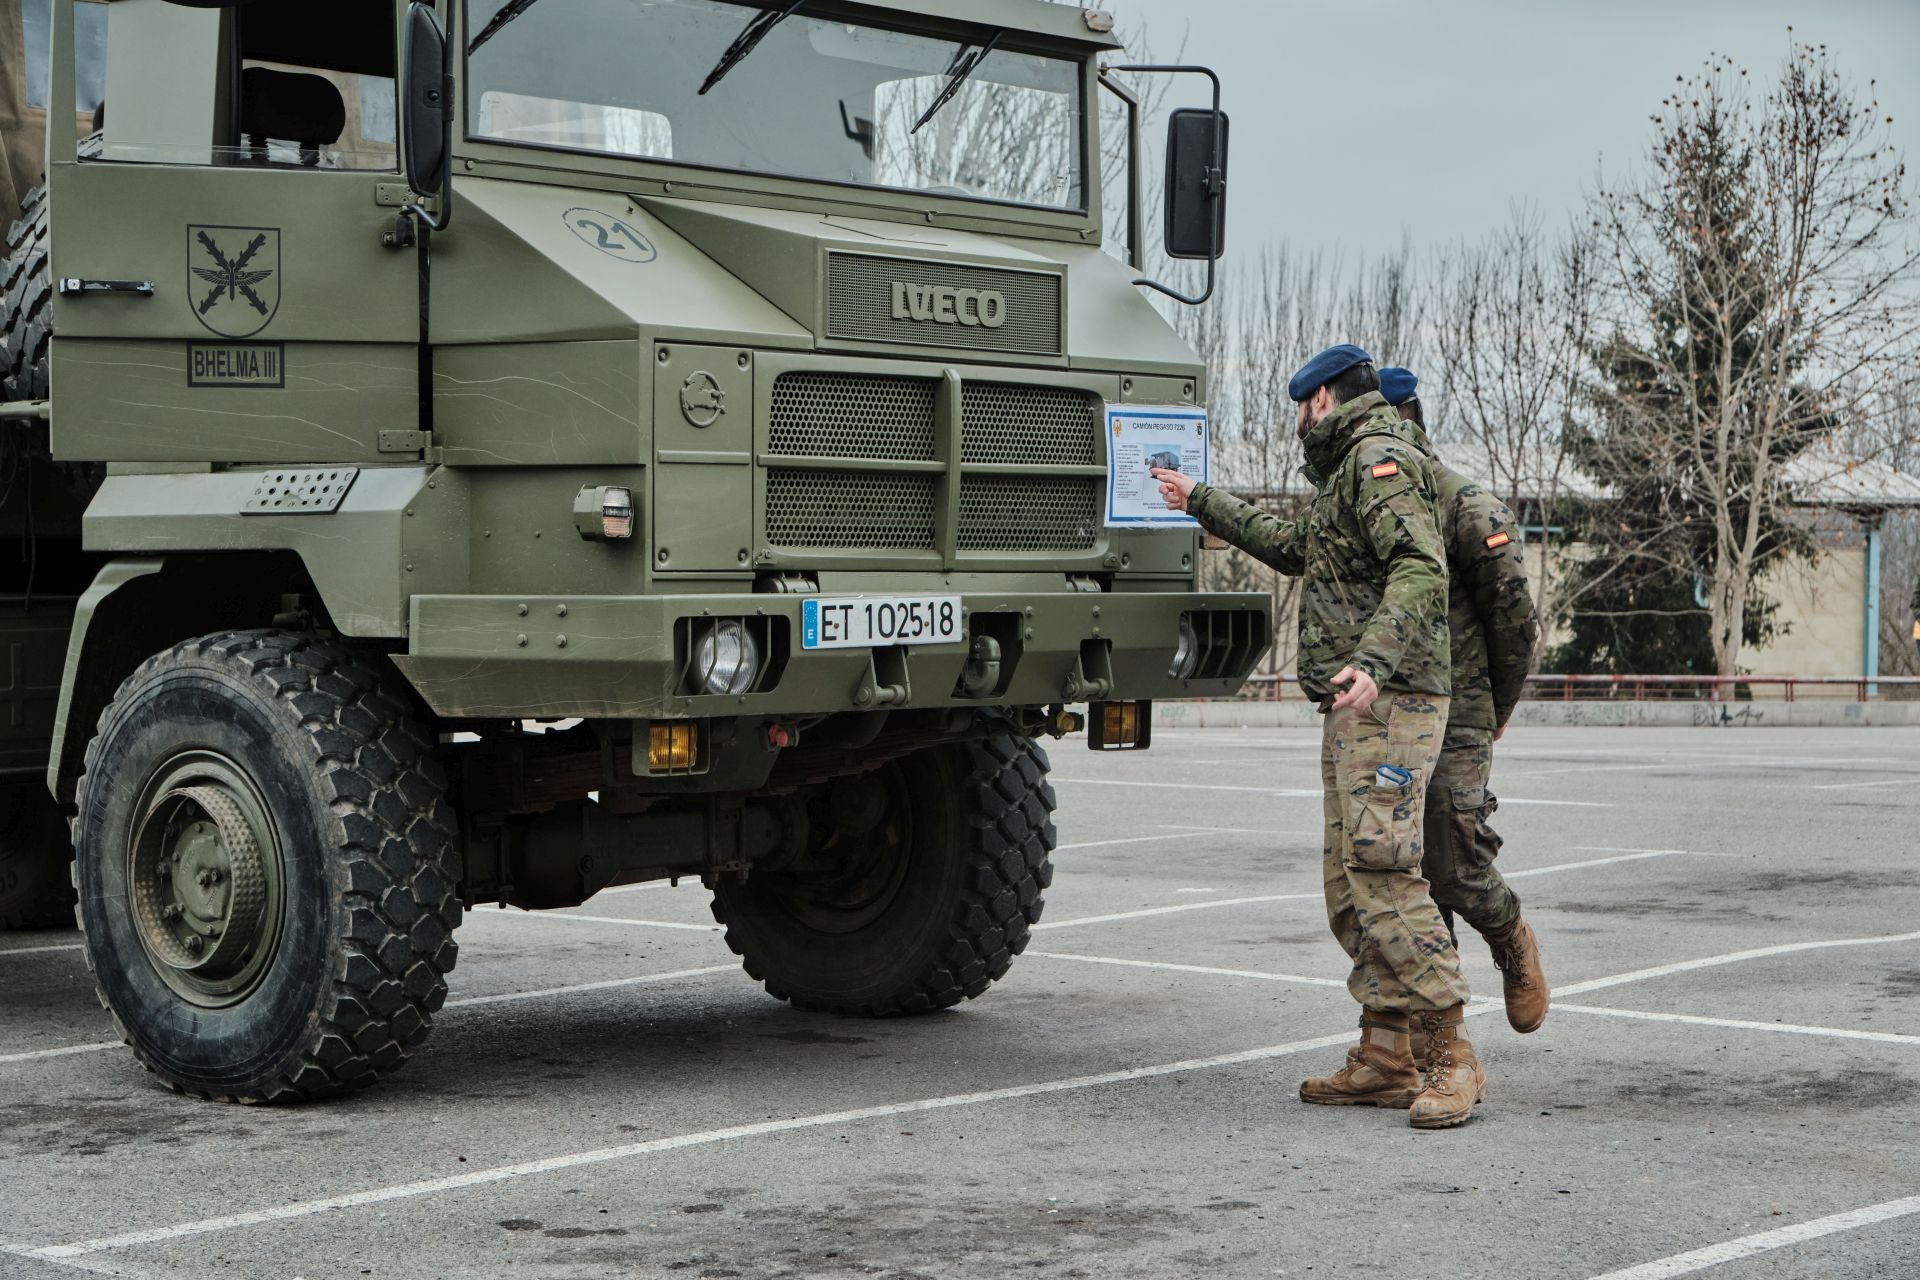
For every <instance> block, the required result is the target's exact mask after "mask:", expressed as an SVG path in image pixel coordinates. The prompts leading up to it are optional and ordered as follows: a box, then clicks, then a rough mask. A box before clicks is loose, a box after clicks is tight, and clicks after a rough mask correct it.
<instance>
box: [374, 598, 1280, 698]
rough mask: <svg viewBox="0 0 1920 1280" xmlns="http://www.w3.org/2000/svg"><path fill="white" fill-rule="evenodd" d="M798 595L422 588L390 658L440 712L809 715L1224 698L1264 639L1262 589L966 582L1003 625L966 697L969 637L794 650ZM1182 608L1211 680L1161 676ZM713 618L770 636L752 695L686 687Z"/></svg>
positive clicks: (977, 627)
mask: <svg viewBox="0 0 1920 1280" xmlns="http://www.w3.org/2000/svg"><path fill="white" fill-rule="evenodd" d="M802 599H803V597H801V596H798V595H702V596H691V595H676V596H665V595H663V596H588V597H579V596H567V597H559V596H450V595H432V596H415V597H413V600H412V602H411V609H410V611H409V612H410V624H409V643H408V649H407V652H406V653H405V654H404V655H400V656H397V657H396V658H395V659H394V661H395V662H396V663H397V664H398V666H399V668H400V670H401V672H402V673H403V674H405V675H406V677H407V678H408V679H409V680H410V681H412V683H413V685H414V687H415V688H416V689H417V690H418V691H419V693H420V695H421V697H422V698H424V699H425V701H426V703H427V705H428V706H429V707H431V708H432V709H433V710H434V712H435V713H437V714H438V715H440V716H443V717H448V718H454V719H488V718H508V719H534V718H538V719H558V718H564V717H572V716H582V717H587V718H590V719H598V718H611V717H633V718H646V719H660V718H667V717H680V716H745V715H760V716H805V715H821V714H828V713H832V712H839V711H859V710H867V709H872V708H874V707H876V706H880V705H885V706H889V707H914V708H937V707H958V706H1044V705H1046V704H1049V703H1055V702H1071V701H1077V700H1082V699H1086V698H1088V697H1095V698H1106V699H1145V698H1193V697H1206V696H1216V697H1218V696H1226V695H1230V694H1232V693H1234V692H1235V691H1236V690H1238V689H1239V687H1240V684H1241V682H1242V681H1243V680H1244V679H1245V678H1246V676H1247V674H1248V673H1249V672H1250V671H1252V670H1253V667H1254V665H1255V664H1256V663H1257V662H1258V661H1259V659H1260V657H1261V655H1262V654H1263V653H1264V652H1265V651H1266V648H1267V646H1268V644H1269V643H1270V642H1271V638H1272V635H1273V604H1272V600H1271V598H1269V597H1267V596H1265V595H1257V594H1251V593H1247V594H1240V593H1235V594H1226V593H1189V592H1165V593H1161V592H1149V593H1138V594H1133V593H1111V592H1101V593H1091V592H1070V591H1062V592H1057V593H1042V594H1035V593H1031V592H1022V593H1019V594H1010V595H992V594H988V593H984V592H980V593H961V603H962V607H963V609H964V610H965V611H966V613H967V615H968V626H969V628H970V631H969V634H970V635H971V634H989V635H993V636H995V637H997V638H998V640H999V641H1000V648H1001V664H1002V665H1001V669H1000V673H999V676H998V678H997V680H996V681H995V683H994V686H993V688H992V689H991V690H990V691H988V692H984V693H982V694H981V695H980V696H966V695H965V694H963V693H962V692H961V691H960V688H959V685H960V677H961V673H962V670H963V668H964V667H965V666H966V663H967V659H968V653H969V645H968V644H964V643H963V644H953V645H941V646H932V647H911V646H908V647H901V648H896V649H893V650H886V651H881V650H868V649H833V650H811V651H809V650H802V649H801V648H800V646H799V635H800V608H801V601H802ZM1183 613H1192V614H1194V615H1195V622H1196V624H1197V625H1196V630H1197V632H1198V634H1200V635H1201V636H1202V637H1203V639H1204V641H1205V643H1206V644H1208V645H1210V646H1212V648H1211V650H1210V652H1209V656H1208V658H1207V661H1206V663H1205V665H1204V667H1203V669H1204V670H1206V671H1207V672H1208V673H1209V675H1208V677H1207V678H1200V679H1191V680H1176V679H1173V678H1172V677H1171V676H1169V675H1168V668H1169V666H1170V665H1171V664H1172V662H1173V657H1174V651H1175V648H1176V646H1177V645H1178V643H1179V625H1180V616H1181V615H1182V614H1183ZM714 618H741V619H745V620H748V622H749V625H752V626H756V627H760V628H763V629H764V634H766V635H767V636H768V637H769V638H770V640H771V644H770V646H769V647H770V649H771V650H772V652H771V654H770V656H769V658H768V664H769V667H770V671H769V674H768V675H767V677H766V678H765V679H763V680H762V681H761V682H760V684H759V686H758V687H757V688H756V690H755V691H753V692H749V693H746V694H742V695H739V696H728V695H717V696H716V695H705V694H693V693H689V692H687V691H686V681H687V676H686V665H687V664H686V653H685V649H686V643H687V636H688V634H689V632H690V631H691V630H692V629H693V628H695V627H697V626H699V625H701V624H702V623H703V622H704V621H705V620H708V619H714ZM902 673H904V680H902V679H901V676H902ZM1102 680H1105V681H1108V682H1109V684H1108V687H1107V688H1106V689H1105V690H1104V691H1103V690H1102V689H1101V688H1100V687H1099V682H1100V681H1102ZM876 699H878V700H876Z"/></svg>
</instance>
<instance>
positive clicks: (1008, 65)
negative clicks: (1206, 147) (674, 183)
mask: <svg viewBox="0 0 1920 1280" xmlns="http://www.w3.org/2000/svg"><path fill="white" fill-rule="evenodd" d="M508 3H509V0H469V6H468V12H467V26H466V30H468V31H473V32H478V31H485V30H487V29H488V25H489V23H491V22H492V20H493V19H494V18H495V17H496V16H497V15H499V14H500V12H501V10H502V9H505V8H506V7H507V5H508ZM762 12H764V10H760V9H756V8H754V7H752V6H750V5H743V4H734V3H728V2H727V0H564V3H562V2H559V0H556V3H553V4H533V5H528V6H525V7H524V8H523V9H522V11H521V12H520V13H519V14H518V16H516V17H515V18H514V19H513V20H512V21H511V22H507V23H505V24H503V25H501V26H500V27H498V29H497V30H495V31H494V33H493V34H492V35H491V36H490V37H489V38H488V39H487V40H485V41H484V42H483V43H481V44H480V45H479V47H478V48H476V49H474V50H473V51H472V53H471V54H470V56H469V58H468V63H467V84H468V94H467V134H468V136H469V137H471V138H474V139H484V140H487V141H492V142H506V143H514V144H517V145H520V146H528V147H545V148H557V149H560V150H566V151H586V152H597V153H602V154H606V155H612V156H621V157H631V158H635V159H647V160H659V161H671V162H672V163H674V164H686V165H698V166H701V167H705V168H713V169H731V170H738V171H743V172H750V173H765V174H774V175H778V176H781V177H789V178H803V179H813V180H817V181H825V182H834V183H850V184H854V185H858V186H866V187H887V188H895V189H901V190H908V191H925V192H930V193H935V194H939V195H947V196H961V197H966V198H971V199H977V200H990V201H998V202H1002V203H1012V204H1022V205H1039V206H1043V207H1046V208H1051V209H1065V210H1075V211H1078V210H1083V209H1084V208H1085V207H1086V183H1085V170H1084V164H1083V153H1082V145H1081V143H1082V111H1083V101H1082V98H1083V89H1082V80H1081V67H1080V64H1079V63H1078V62H1076V61H1074V60H1072V59H1068V58H1054V57H1047V56H1045V55H1041V54H1032V53H1023V52H1018V51H1016V50H1012V49H1008V48H1005V47H1003V46H1004V44H1005V43H1006V41H1005V39H1004V38H1003V40H1002V41H1001V45H1000V46H996V47H995V48H993V49H992V50H991V51H990V52H988V53H987V54H986V56H985V57H983V58H980V59H979V62H978V65H976V66H975V67H973V69H972V72H971V74H970V75H968V76H967V78H966V81H965V83H963V84H961V85H960V86H959V90H958V92H957V93H956V94H955V96H954V98H953V99H952V101H950V102H948V103H947V104H946V105H945V106H944V107H942V108H941V109H940V110H939V111H938V112H936V113H935V114H934V116H933V117H932V119H931V120H929V121H928V122H927V124H926V126H925V127H924V128H922V129H920V130H919V131H918V132H914V122H915V121H917V120H919V119H920V117H921V115H922V114H923V113H924V112H925V111H926V110H927V108H928V107H929V106H931V105H932V104H933V102H934V100H935V99H936V98H937V97H938V96H939V95H940V93H941V91H942V90H943V89H945V88H946V87H947V82H948V72H949V70H950V69H951V68H953V67H954V66H955V65H956V59H957V58H959V59H962V60H963V61H964V59H963V58H962V55H965V56H974V55H977V54H978V52H979V49H980V47H981V46H982V45H984V44H986V43H987V41H988V39H989V38H990V35H991V33H990V32H989V33H987V34H983V35H982V36H981V37H979V43H977V44H969V43H967V42H966V41H964V40H962V41H955V40H953V39H945V38H939V37H934V36H928V35H917V34H913V33H911V32H906V31H896V30H890V29H887V28H883V27H878V26H869V25H863V24H860V23H850V22H845V21H841V20H838V19H836V20H832V21H829V20H826V19H822V18H813V17H808V16H807V14H806V11H805V10H804V9H802V10H801V11H800V12H798V13H796V14H794V15H793V16H792V17H790V18H788V19H787V20H786V21H784V22H782V23H780V24H779V25H778V26H775V27H773V28H772V29H771V30H770V31H769V32H768V33H767V34H766V37H765V38H764V39H763V40H762V41H761V42H760V44H759V45H758V46H757V47H756V48H755V49H754V50H753V52H752V53H751V54H750V55H749V56H748V57H746V58H745V59H743V60H742V61H740V63H739V64H738V65H737V66H735V67H734V68H733V69H732V70H731V71H730V72H729V73H728V74H727V75H726V76H725V77H724V78H723V79H721V81H720V82H719V83H718V84H717V85H715V86H714V87H713V90H712V92H710V93H708V94H706V95H704V96H703V95H701V94H700V92H699V89H700V83H701V80H702V79H703V78H704V77H705V76H706V75H707V73H708V71H709V70H711V69H712V68H713V66H714V64H715V62H716V60H718V59H719V58H720V56H721V54H722V53H723V52H724V51H725V50H726V48H727V46H728V45H729V44H731V43H732V42H733V40H734V38H735V37H736V36H738V35H739V34H740V31H741V28H742V27H743V26H745V25H746V24H747V23H748V22H750V21H751V20H752V19H753V18H754V17H755V16H756V15H757V14H759V13H762Z"/></svg>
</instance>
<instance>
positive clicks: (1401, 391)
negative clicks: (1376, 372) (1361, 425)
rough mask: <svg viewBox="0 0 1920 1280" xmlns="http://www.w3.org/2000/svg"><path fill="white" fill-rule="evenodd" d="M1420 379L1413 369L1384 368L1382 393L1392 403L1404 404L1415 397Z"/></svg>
mask: <svg viewBox="0 0 1920 1280" xmlns="http://www.w3.org/2000/svg"><path fill="white" fill-rule="evenodd" d="M1419 385H1420V379H1419V377H1418V376H1417V375H1416V374H1415V373H1414V372H1413V370H1411V369H1382V370H1381V371H1380V394H1381V395H1383V396H1385V397H1386V398H1387V403H1388V404H1391V405H1402V404H1405V403H1406V402H1407V401H1409V400H1411V399H1413V397H1414V395H1415V394H1416V391H1415V389H1416V388H1417V387H1419Z"/></svg>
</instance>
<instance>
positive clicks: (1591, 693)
mask: <svg viewBox="0 0 1920 1280" xmlns="http://www.w3.org/2000/svg"><path fill="white" fill-rule="evenodd" d="M1299 685H1300V680H1299V677H1297V676H1276V675H1256V676H1251V677H1249V678H1248V680H1247V685H1246V688H1245V689H1244V690H1243V691H1242V692H1241V695H1240V696H1241V697H1242V698H1246V699H1250V700H1253V701H1256V702H1280V701H1286V700H1300V701H1304V700H1305V697H1306V695H1304V694H1302V693H1301V692H1300V688H1299ZM1527 696H1528V697H1529V698H1533V699H1549V700H1553V701H1566V702H1571V701H1576V700H1584V701H1628V702H1649V701H1675V702H1751V701H1754V700H1756V699H1767V700H1772V699H1778V700H1780V701H1784V702H1793V701H1796V699H1801V700H1804V699H1816V698H1817V699H1826V700H1828V701H1846V702H1873V701H1896V700H1897V701H1907V700H1911V699H1920V676H1549V675H1540V676H1528V677H1527Z"/></svg>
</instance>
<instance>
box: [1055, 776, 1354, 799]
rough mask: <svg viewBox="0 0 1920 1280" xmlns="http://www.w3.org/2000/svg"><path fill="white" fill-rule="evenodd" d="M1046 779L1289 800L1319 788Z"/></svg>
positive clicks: (1313, 793)
mask: <svg viewBox="0 0 1920 1280" xmlns="http://www.w3.org/2000/svg"><path fill="white" fill-rule="evenodd" d="M1047 781H1049V782H1052V783H1055V784H1058V783H1062V782H1069V783H1080V784H1082V785H1084V786H1089V787H1129V788H1136V789H1137V788H1140V787H1158V788H1161V789H1163V790H1168V791H1239V792H1242V793H1245V794H1248V795H1256V796H1283V797H1285V798H1286V799H1289V800H1318V799H1319V798H1320V788H1318V787H1315V788H1314V789H1313V790H1311V791H1309V790H1307V789H1306V788H1304V787H1230V786H1226V785H1224V784H1222V783H1217V782H1133V781H1130V780H1128V779H1125V778H1063V777H1061V776H1060V775H1059V774H1057V773H1056V774H1053V775H1051V776H1050V777H1049V778H1048V779H1047Z"/></svg>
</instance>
